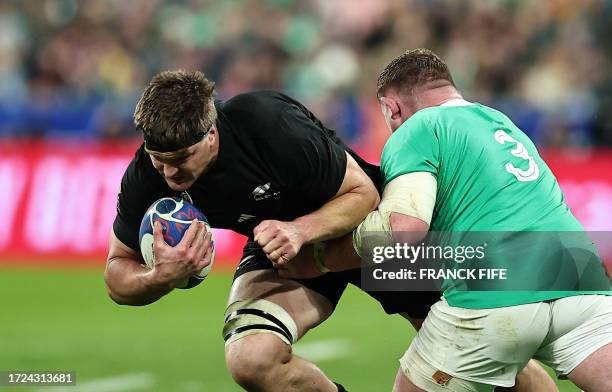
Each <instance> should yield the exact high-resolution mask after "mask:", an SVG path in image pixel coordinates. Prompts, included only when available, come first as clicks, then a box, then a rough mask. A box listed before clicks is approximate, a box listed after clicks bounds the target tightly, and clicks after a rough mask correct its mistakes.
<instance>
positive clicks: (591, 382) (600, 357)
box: [568, 343, 612, 392]
mask: <svg viewBox="0 0 612 392" xmlns="http://www.w3.org/2000/svg"><path fill="white" fill-rule="evenodd" d="M610 369H612V343H609V344H607V345H606V346H604V347H601V348H599V349H598V350H597V351H595V352H594V353H592V354H591V355H589V356H588V357H587V358H586V359H585V360H584V361H582V362H581V363H580V365H578V366H577V367H576V368H575V369H574V370H572V371H571V372H570V374H569V375H568V378H569V379H570V380H571V381H572V382H573V383H574V384H576V385H577V386H579V387H580V388H581V389H583V390H585V391H589V392H599V391H601V392H608V391H612V375H611V374H610Z"/></svg>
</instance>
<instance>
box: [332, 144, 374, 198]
mask: <svg viewBox="0 0 612 392" xmlns="http://www.w3.org/2000/svg"><path fill="white" fill-rule="evenodd" d="M345 154H346V160H347V161H346V170H345V173H344V178H343V180H342V183H341V184H340V188H339V189H338V191H337V192H336V194H335V195H334V198H337V197H339V196H342V195H344V194H347V193H351V192H352V193H355V194H358V195H360V196H363V197H364V199H366V200H367V201H368V202H370V203H371V204H372V208H374V207H375V206H376V205H378V202H379V200H380V199H379V196H378V191H377V190H376V187H375V186H374V183H373V182H372V180H371V179H370V177H368V175H367V174H366V173H365V172H364V171H363V169H362V168H361V167H360V166H359V165H358V164H357V162H356V161H355V159H353V157H352V156H350V154H348V153H346V152H345Z"/></svg>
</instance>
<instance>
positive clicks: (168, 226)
mask: <svg viewBox="0 0 612 392" xmlns="http://www.w3.org/2000/svg"><path fill="white" fill-rule="evenodd" d="M195 219H198V220H200V221H202V222H204V223H206V228H207V230H208V231H211V228H210V225H209V224H208V220H206V217H205V216H204V214H202V212H201V211H200V210H198V208H197V207H196V206H194V205H193V204H191V203H189V202H187V201H186V200H183V199H181V198H180V197H164V198H162V199H159V200H157V201H156V202H154V203H153V204H151V206H150V207H149V209H148V210H147V212H146V213H145V215H144V217H143V218H142V222H141V224H140V231H139V241H140V253H142V257H143V259H144V261H145V263H146V264H147V266H148V267H149V268H153V267H154V266H155V258H154V256H153V224H154V223H155V222H160V223H161V225H162V232H163V234H164V240H165V241H166V243H167V244H168V245H170V246H176V245H177V244H178V243H179V242H180V241H181V238H183V234H184V233H185V231H187V229H188V228H189V226H190V225H191V223H192V222H193V221H194V220H195ZM214 259H215V243H214V240H213V241H212V258H211V262H210V264H209V265H208V266H206V267H204V269H202V270H201V271H200V272H198V273H197V274H195V275H192V276H190V277H189V278H187V279H185V281H184V282H182V283H181V284H179V285H178V286H177V288H179V289H190V288H192V287H195V286H197V285H199V284H200V283H202V281H203V280H204V278H206V277H207V276H208V273H209V272H210V269H211V268H212V265H213V260H214Z"/></svg>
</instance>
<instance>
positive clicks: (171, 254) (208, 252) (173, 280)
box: [152, 220, 212, 287]
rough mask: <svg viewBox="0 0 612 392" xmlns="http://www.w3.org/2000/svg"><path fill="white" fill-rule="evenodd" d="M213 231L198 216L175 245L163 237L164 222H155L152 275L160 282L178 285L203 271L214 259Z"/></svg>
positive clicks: (161, 283) (172, 285)
mask: <svg viewBox="0 0 612 392" xmlns="http://www.w3.org/2000/svg"><path fill="white" fill-rule="evenodd" d="M211 243H212V233H210V232H207V230H206V224H205V223H204V222H202V221H198V220H195V221H194V222H193V223H192V224H191V225H190V226H189V228H188V229H187V231H185V235H184V236H183V238H182V239H181V241H180V242H179V243H178V244H177V245H176V246H174V247H172V246H170V245H168V244H167V243H166V242H165V241H164V236H163V233H162V225H161V224H160V223H159V222H155V224H154V227H153V255H154V258H155V267H154V268H153V271H152V273H153V275H154V276H155V281H156V282H157V283H158V284H160V285H170V286H171V287H176V286H177V285H179V284H180V283H181V282H184V281H185V278H188V277H189V276H191V275H194V274H195V273H197V272H199V271H201V270H202V269H203V268H204V267H206V266H207V265H208V264H210V262H211V258H212V246H211Z"/></svg>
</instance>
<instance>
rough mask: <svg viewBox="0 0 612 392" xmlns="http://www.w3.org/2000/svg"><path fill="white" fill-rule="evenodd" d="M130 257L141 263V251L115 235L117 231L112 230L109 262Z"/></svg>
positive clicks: (109, 241) (109, 244) (109, 243)
mask: <svg viewBox="0 0 612 392" xmlns="http://www.w3.org/2000/svg"><path fill="white" fill-rule="evenodd" d="M119 259H129V260H133V261H135V262H137V263H139V264H140V261H141V260H142V256H141V255H140V253H139V252H138V251H136V250H134V249H132V248H130V247H129V246H127V245H126V244H124V243H123V242H121V240H120V239H119V238H117V236H116V235H115V231H114V230H111V232H110V235H109V240H108V256H107V258H106V260H107V263H110V262H111V261H113V260H119Z"/></svg>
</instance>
